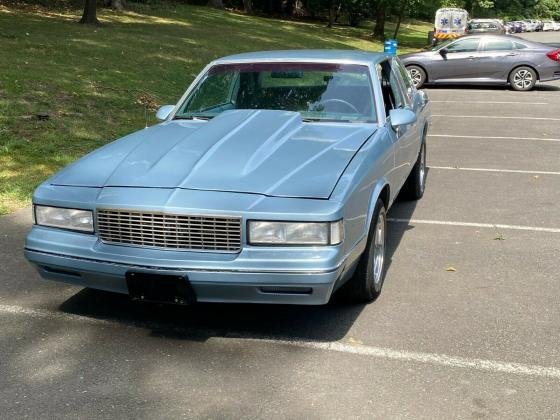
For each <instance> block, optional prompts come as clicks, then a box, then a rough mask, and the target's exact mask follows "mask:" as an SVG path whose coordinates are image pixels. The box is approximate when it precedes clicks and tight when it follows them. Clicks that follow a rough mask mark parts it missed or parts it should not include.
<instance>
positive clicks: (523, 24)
mask: <svg viewBox="0 0 560 420" xmlns="http://www.w3.org/2000/svg"><path fill="white" fill-rule="evenodd" d="M517 23H519V24H520V25H521V31H522V32H529V26H528V24H527V22H525V21H518V22H517Z"/></svg>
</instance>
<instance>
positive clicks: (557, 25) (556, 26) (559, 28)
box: [554, 21, 560, 31]
mask: <svg viewBox="0 0 560 420" xmlns="http://www.w3.org/2000/svg"><path fill="white" fill-rule="evenodd" d="M554 30H555V31H560V22H556V21H555V22H554Z"/></svg>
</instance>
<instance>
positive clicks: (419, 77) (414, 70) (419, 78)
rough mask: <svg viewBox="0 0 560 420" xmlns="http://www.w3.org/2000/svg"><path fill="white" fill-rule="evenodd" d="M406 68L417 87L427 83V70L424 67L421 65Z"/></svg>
mask: <svg viewBox="0 0 560 420" xmlns="http://www.w3.org/2000/svg"><path fill="white" fill-rule="evenodd" d="M406 69H407V70H408V74H409V75H410V79H411V80H412V84H413V85H414V87H415V88H416V89H420V88H421V87H422V86H424V83H426V78H427V75H426V72H425V71H424V69H423V68H422V67H419V66H414V65H412V66H407V67H406Z"/></svg>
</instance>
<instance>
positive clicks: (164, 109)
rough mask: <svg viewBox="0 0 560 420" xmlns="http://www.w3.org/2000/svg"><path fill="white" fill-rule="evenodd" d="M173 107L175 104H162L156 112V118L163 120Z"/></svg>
mask: <svg viewBox="0 0 560 420" xmlns="http://www.w3.org/2000/svg"><path fill="white" fill-rule="evenodd" d="M174 109H175V105H164V106H162V107H161V108H160V109H158V112H156V118H157V119H158V120H160V121H165V120H166V119H167V117H169V114H171V111H173V110H174Z"/></svg>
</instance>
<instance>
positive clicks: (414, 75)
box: [408, 69, 422, 87]
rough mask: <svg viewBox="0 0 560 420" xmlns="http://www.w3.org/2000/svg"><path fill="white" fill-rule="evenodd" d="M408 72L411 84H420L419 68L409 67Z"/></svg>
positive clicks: (420, 74)
mask: <svg viewBox="0 0 560 420" xmlns="http://www.w3.org/2000/svg"><path fill="white" fill-rule="evenodd" d="M408 74H409V75H410V78H411V79H412V84H413V85H414V87H417V86H418V85H419V84H420V82H422V73H420V71H419V70H417V69H410V70H409V71H408Z"/></svg>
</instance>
